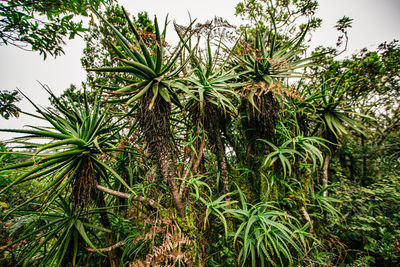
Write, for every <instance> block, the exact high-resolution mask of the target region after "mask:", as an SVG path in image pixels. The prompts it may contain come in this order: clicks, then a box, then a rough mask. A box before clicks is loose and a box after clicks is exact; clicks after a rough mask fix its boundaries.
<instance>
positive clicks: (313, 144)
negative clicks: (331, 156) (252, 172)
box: [260, 135, 327, 177]
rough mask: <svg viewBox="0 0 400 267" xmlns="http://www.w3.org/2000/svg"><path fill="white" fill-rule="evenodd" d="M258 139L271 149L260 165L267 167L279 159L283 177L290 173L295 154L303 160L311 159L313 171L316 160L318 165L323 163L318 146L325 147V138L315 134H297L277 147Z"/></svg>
mask: <svg viewBox="0 0 400 267" xmlns="http://www.w3.org/2000/svg"><path fill="white" fill-rule="evenodd" d="M260 141H261V142H264V143H266V144H268V145H269V146H270V147H271V149H272V152H271V153H268V154H267V155H266V157H265V159H264V162H263V166H262V167H263V168H269V167H271V166H272V165H273V164H274V163H275V162H276V161H279V162H280V163H281V166H282V168H283V176H284V177H286V175H290V174H291V173H292V166H293V164H294V161H295V159H296V157H295V156H296V155H297V156H298V157H299V158H300V159H301V160H303V161H304V162H307V161H309V160H310V159H311V162H312V166H313V170H314V171H315V169H316V166H317V165H318V162H319V165H320V166H322V163H323V156H322V152H321V150H320V149H319V147H325V148H327V146H326V145H325V144H324V142H325V140H324V139H322V138H319V137H315V136H314V137H304V136H302V135H299V136H296V137H294V138H291V139H289V140H287V141H286V142H284V143H283V144H282V145H280V146H279V147H278V146H276V145H274V144H273V143H271V142H268V141H266V140H263V139H260Z"/></svg>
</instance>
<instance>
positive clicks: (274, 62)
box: [236, 28, 318, 142]
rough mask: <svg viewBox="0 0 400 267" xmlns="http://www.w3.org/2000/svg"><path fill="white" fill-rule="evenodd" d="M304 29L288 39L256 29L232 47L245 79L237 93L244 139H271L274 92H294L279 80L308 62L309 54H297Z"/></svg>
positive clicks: (275, 106) (296, 74) (274, 117)
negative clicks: (244, 115) (244, 130)
mask: <svg viewBox="0 0 400 267" xmlns="http://www.w3.org/2000/svg"><path fill="white" fill-rule="evenodd" d="M307 30H308V28H306V29H305V30H304V31H303V32H302V33H301V34H300V35H299V36H297V37H296V38H294V39H292V40H289V41H284V40H280V39H279V38H278V36H277V34H276V29H275V30H271V31H265V32H264V33H261V32H259V31H257V32H256V34H255V36H254V37H253V39H250V38H247V37H246V38H245V40H244V42H242V43H239V46H238V47H237V48H236V49H237V51H238V53H237V54H238V55H237V56H236V60H237V63H238V64H239V65H240V66H241V68H239V70H240V71H241V72H240V77H241V79H243V80H244V81H246V82H248V86H245V87H243V90H242V93H241V94H242V107H241V110H242V112H244V113H245V114H247V119H246V118H245V119H243V120H242V121H243V124H244V126H245V129H249V131H247V139H248V140H252V141H253V142H254V141H255V139H254V138H262V139H266V140H269V141H273V139H274V137H275V131H274V129H275V126H276V121H277V119H278V110H279V105H278V103H277V101H276V99H275V95H283V94H286V95H292V94H294V93H293V92H292V90H291V89H290V88H287V87H286V86H285V85H284V84H283V83H282V82H283V80H284V79H286V78H292V77H301V75H300V73H299V72H297V70H300V69H302V68H305V67H307V66H309V65H310V64H312V63H311V60H312V58H313V57H305V58H302V57H301V53H302V52H303V48H302V46H301V45H302V42H303V40H304V38H305V35H306V33H307ZM316 56H318V55H316Z"/></svg>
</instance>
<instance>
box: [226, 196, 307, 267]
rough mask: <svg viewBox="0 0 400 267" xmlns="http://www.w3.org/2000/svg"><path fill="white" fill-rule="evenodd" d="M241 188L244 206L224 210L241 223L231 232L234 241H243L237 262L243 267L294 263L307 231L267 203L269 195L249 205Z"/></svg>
mask: <svg viewBox="0 0 400 267" xmlns="http://www.w3.org/2000/svg"><path fill="white" fill-rule="evenodd" d="M238 190H239V196H240V203H241V207H235V208H232V209H227V210H225V211H224V213H228V214H230V215H231V216H233V217H234V218H236V219H238V220H239V223H240V225H239V227H238V228H237V230H236V232H234V233H232V234H230V235H231V236H233V237H234V239H233V240H234V243H238V244H240V245H239V247H240V254H239V258H238V262H239V263H240V264H241V266H245V265H246V264H248V265H251V266H266V265H269V264H271V265H273V266H276V265H278V266H292V265H293V258H294V256H295V253H297V254H300V255H301V254H302V253H303V249H302V248H303V247H304V245H305V244H304V242H305V240H304V235H307V234H306V232H305V230H304V229H303V228H299V227H298V226H297V224H298V221H297V220H296V218H294V217H293V216H291V215H289V214H287V213H284V212H282V211H280V210H279V209H278V208H276V207H275V206H274V205H273V203H269V202H267V201H266V199H267V197H268V196H267V197H266V198H265V199H264V201H263V202H260V203H257V204H255V205H250V204H248V203H247V201H246V198H245V196H244V194H243V193H242V192H241V190H240V189H239V188H238ZM238 240H240V242H238ZM248 265H246V266H248Z"/></svg>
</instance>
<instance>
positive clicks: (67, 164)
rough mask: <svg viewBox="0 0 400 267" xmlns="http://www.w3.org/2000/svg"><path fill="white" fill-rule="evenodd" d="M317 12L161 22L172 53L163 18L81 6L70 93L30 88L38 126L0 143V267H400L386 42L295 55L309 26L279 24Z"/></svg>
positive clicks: (243, 7) (243, 6)
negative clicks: (45, 96)
mask: <svg viewBox="0 0 400 267" xmlns="http://www.w3.org/2000/svg"><path fill="white" fill-rule="evenodd" d="M316 8H317V2H316V1H272V0H271V1H244V2H243V3H240V4H239V5H238V6H237V8H236V11H237V13H238V14H239V15H241V16H243V17H247V18H249V19H250V20H249V24H248V25H245V26H243V27H240V28H238V29H236V28H235V27H234V26H232V25H230V24H229V23H228V22H226V21H224V20H223V19H221V18H215V19H214V20H212V21H207V22H206V23H203V24H202V23H196V22H193V21H190V22H189V23H188V25H186V26H183V25H177V24H174V28H175V32H176V34H177V36H178V39H179V42H178V44H176V45H171V44H168V43H167V42H166V34H167V30H166V29H167V28H168V27H170V26H171V25H169V21H168V19H165V21H164V20H163V21H159V20H158V18H157V17H155V18H154V20H151V19H150V18H149V17H148V16H147V14H146V13H139V14H138V15H137V17H134V16H131V15H130V14H129V13H128V12H126V11H125V10H124V9H123V8H121V7H120V6H118V5H117V4H114V5H112V6H108V7H106V8H105V10H103V11H101V10H100V11H99V10H98V11H96V7H94V8H93V9H92V12H93V14H94V16H96V17H97V18H98V20H94V19H93V20H92V21H91V22H90V27H89V34H88V35H87V36H86V37H85V39H86V41H87V44H88V45H87V47H86V48H85V51H84V58H83V59H82V64H83V65H84V66H85V67H86V68H87V69H88V71H89V74H88V79H87V81H86V82H85V83H84V84H83V86H82V87H83V89H82V90H79V89H78V88H77V87H76V86H72V87H71V88H68V89H67V90H66V91H65V92H64V94H63V95H61V96H60V97H57V96H55V95H54V94H53V93H52V92H51V91H50V90H49V89H48V88H47V87H46V86H44V89H45V90H46V91H47V92H48V93H49V95H50V98H51V103H52V106H51V107H49V108H47V109H45V108H41V107H38V106H36V105H35V103H32V104H33V105H34V106H35V108H36V110H37V113H36V114H31V115H32V116H34V117H37V118H41V119H42V120H43V122H44V124H45V125H47V126H43V127H41V126H30V127H28V128H26V129H19V130H13V129H0V131H8V132H14V133H18V134H19V137H17V138H15V140H14V146H13V147H12V148H10V147H9V146H6V145H2V146H1V152H0V186H1V189H0V194H1V199H0V200H1V202H0V206H1V212H2V216H3V218H2V225H1V231H0V234H1V235H2V237H3V239H2V244H1V245H2V247H1V248H0V249H1V252H2V253H3V254H2V259H1V261H2V263H3V264H4V265H12V266H20V265H21V266H27V265H33V266H108V265H109V266H321V265H327V266H395V265H397V264H399V263H400V244H399V240H400V230H399V221H400V216H399V214H400V180H399V175H400V164H399V162H400V149H399V148H400V139H399V135H398V133H399V129H400V121H399V117H400V116H398V115H399V103H398V100H399V99H400V98H399V88H400V87H399V82H400V79H399V74H400V71H399V66H398V65H397V64H396V63H397V62H398V58H399V55H400V54H399V53H400V44H399V42H398V41H392V42H390V43H383V44H382V45H381V46H380V47H379V48H378V50H377V51H367V50H362V51H361V52H360V53H359V54H356V55H353V57H351V58H348V59H343V60H338V59H337V57H336V55H337V54H338V53H340V52H338V51H337V49H338V48H337V49H334V48H323V47H320V48H318V49H316V51H314V52H313V53H312V55H311V56H306V44H305V39H306V36H307V35H308V34H309V32H310V30H312V29H313V28H316V27H318V25H319V23H320V20H319V19H310V22H309V23H303V24H302V25H301V26H300V27H293V25H292V24H293V23H294V19H295V18H296V17H300V18H301V19H304V18H308V17H309V18H312V16H313V14H314V13H315V10H316ZM265 12H266V13H268V14H269V16H267V17H266V16H264V15H263V14H264V13H265ZM56 14H59V13H56ZM301 22H303V21H301ZM350 22H351V20H350V19H349V18H344V19H342V20H340V21H339V22H338V25H339V26H338V29H339V28H340V29H339V31H340V32H341V33H342V34H344V36H345V38H346V39H347V33H346V28H347V27H350V26H351V24H350Z"/></svg>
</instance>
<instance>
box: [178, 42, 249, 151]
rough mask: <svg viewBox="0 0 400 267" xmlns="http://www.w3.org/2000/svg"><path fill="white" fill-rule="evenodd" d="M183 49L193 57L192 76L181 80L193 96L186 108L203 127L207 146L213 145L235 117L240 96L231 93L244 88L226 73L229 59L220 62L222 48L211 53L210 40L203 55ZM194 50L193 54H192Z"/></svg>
mask: <svg viewBox="0 0 400 267" xmlns="http://www.w3.org/2000/svg"><path fill="white" fill-rule="evenodd" d="M181 40H183V39H182V38H181ZM186 48H187V49H188V51H189V52H190V53H191V54H193V57H192V62H191V67H192V72H191V73H190V74H189V75H187V77H185V78H183V81H185V82H186V84H187V86H188V88H189V90H190V91H191V92H192V94H191V95H187V97H186V105H185V108H186V109H187V110H188V111H189V113H190V114H191V117H192V118H193V121H194V122H195V123H197V122H199V121H200V122H201V123H202V125H203V127H204V129H205V130H206V132H207V133H208V138H209V140H210V143H213V144H215V139H216V135H218V134H219V133H218V131H219V130H220V129H221V130H223V129H225V128H226V127H227V124H228V123H229V120H230V116H236V115H237V109H236V106H237V104H238V103H239V95H238V94H237V93H236V92H235V90H234V89H235V88H237V87H240V86H242V85H243V84H242V83H236V82H235V80H236V78H237V76H236V74H235V69H234V68H232V69H228V70H227V63H228V61H229V58H230V55H225V56H227V57H226V58H225V60H224V61H222V62H221V60H220V59H219V58H220V57H222V55H221V54H220V53H221V45H220V44H218V46H217V47H216V49H215V52H214V53H213V52H212V47H211V43H210V38H209V37H208V38H207V41H206V51H205V53H204V55H203V54H202V53H201V51H200V50H198V49H197V46H196V47H195V48H194V49H192V48H191V47H190V46H189V45H186ZM194 50H195V51H196V53H193V51H194ZM203 58H205V59H206V60H203Z"/></svg>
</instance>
